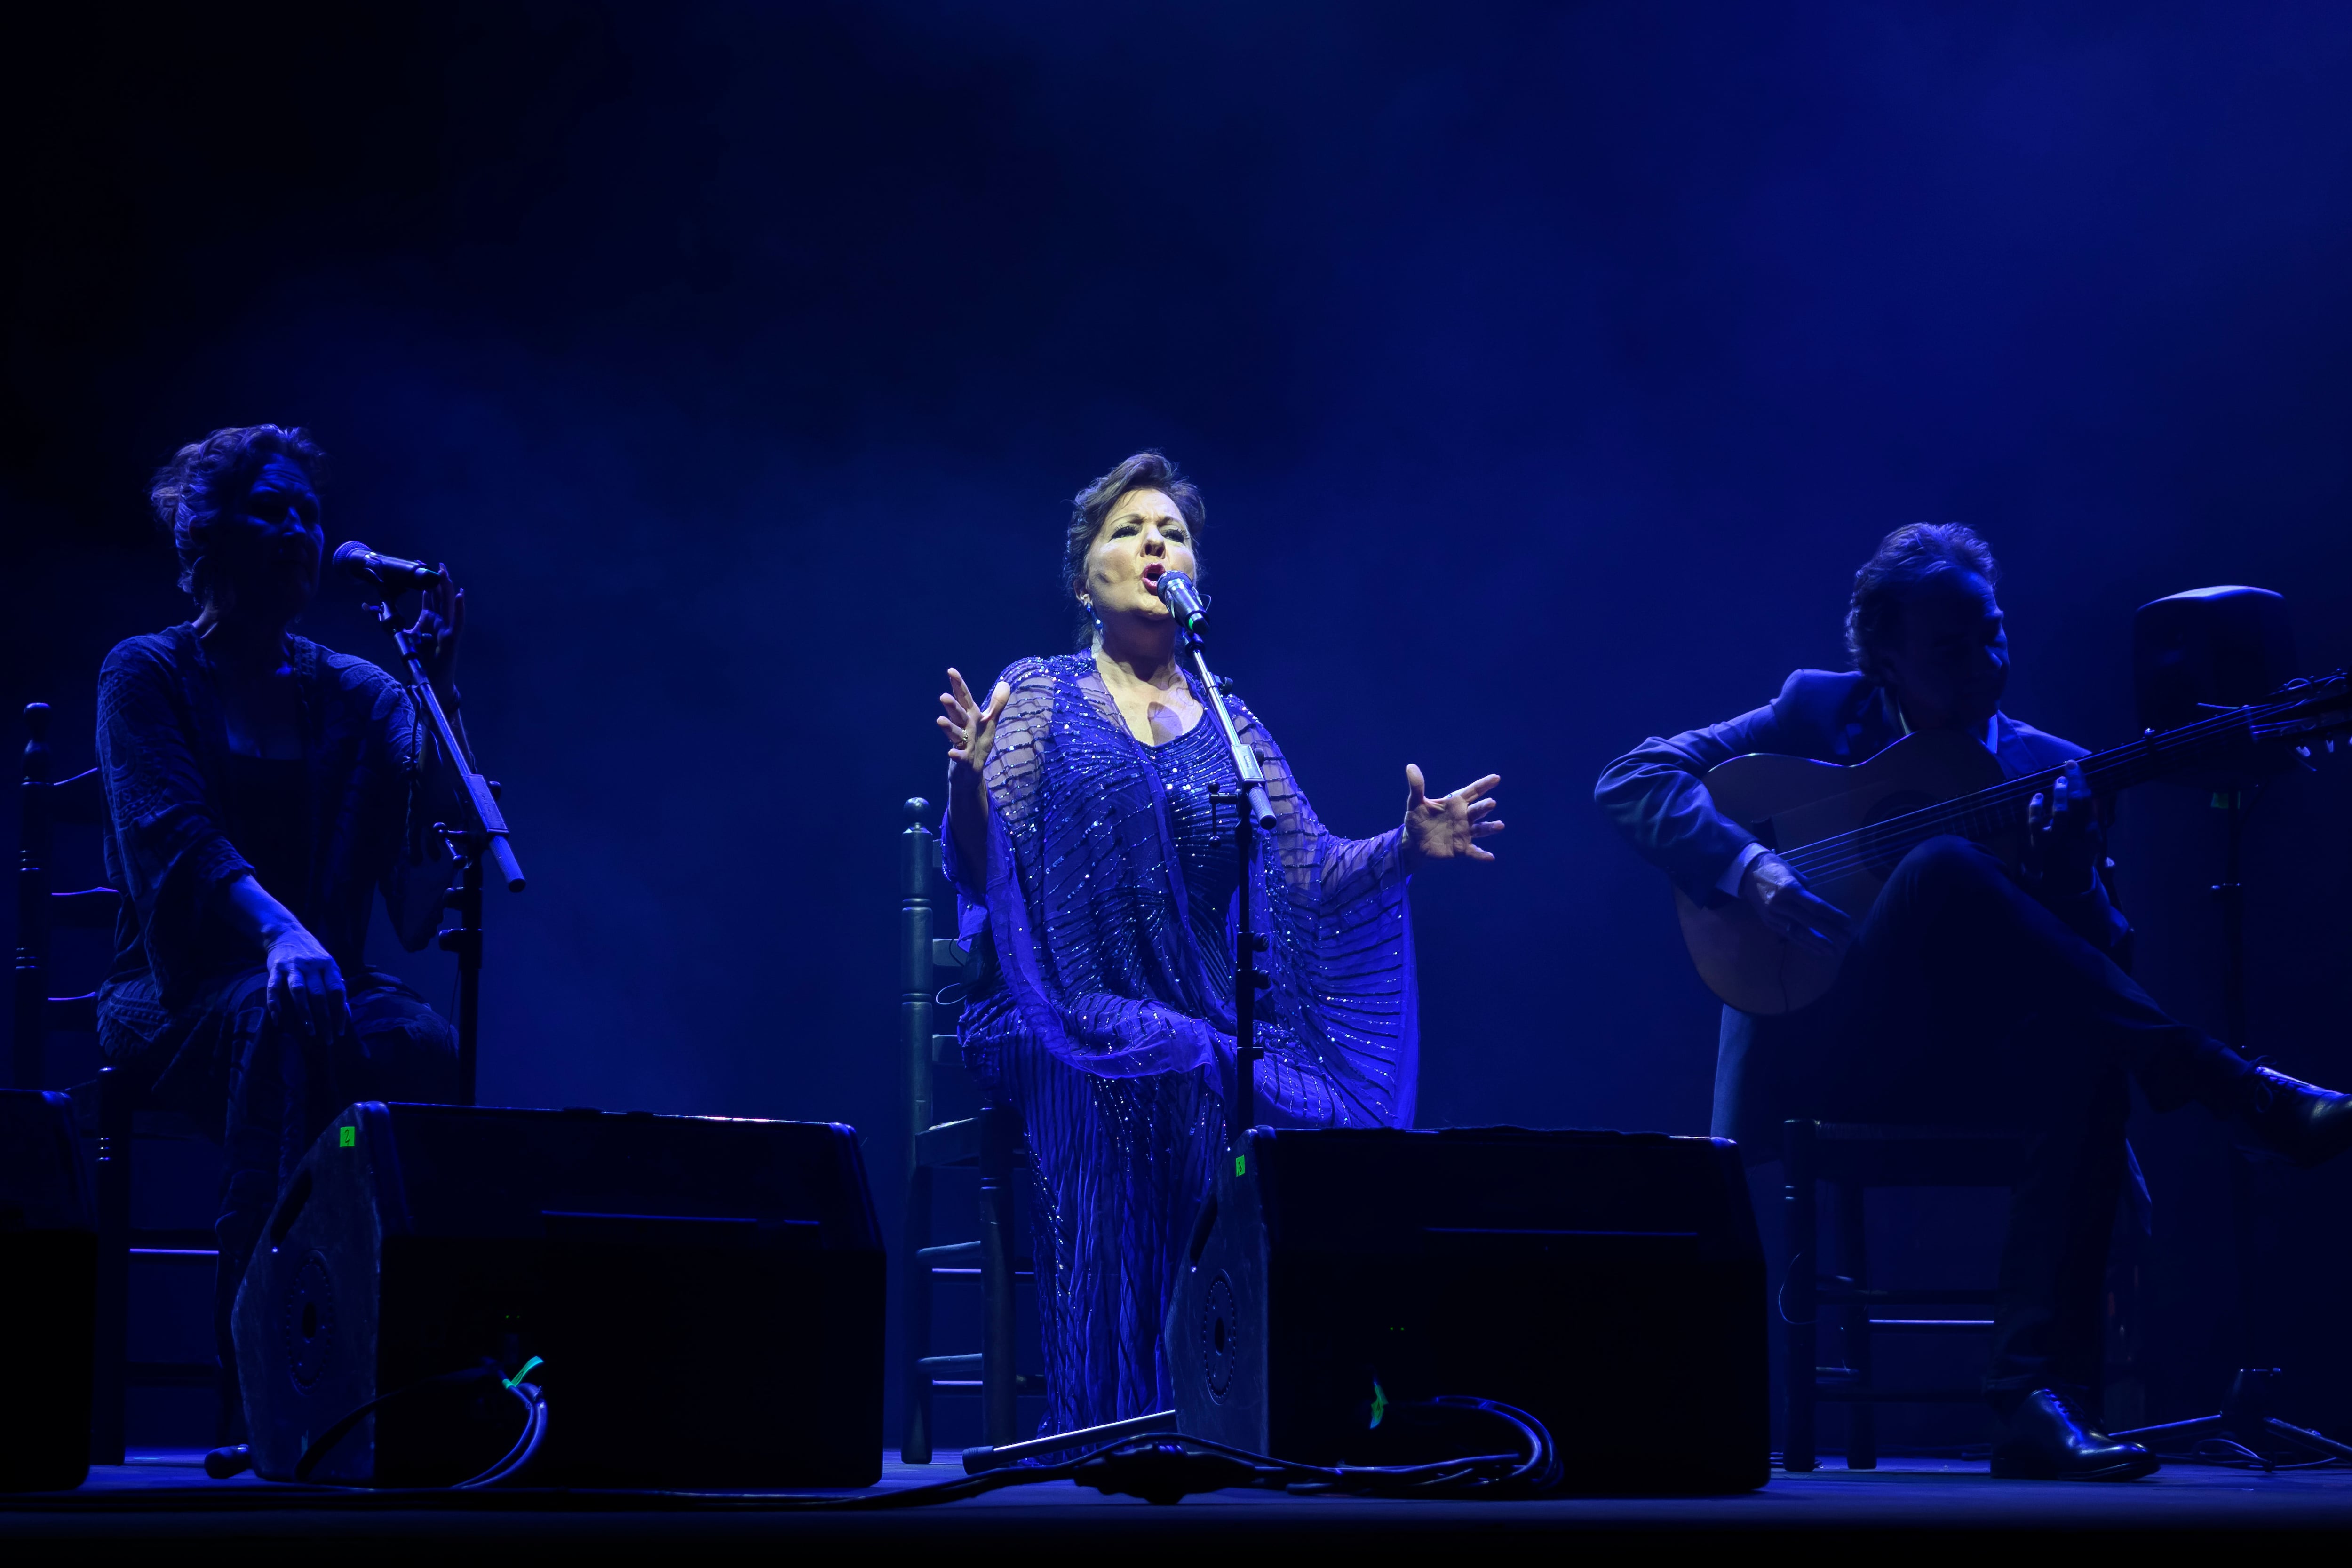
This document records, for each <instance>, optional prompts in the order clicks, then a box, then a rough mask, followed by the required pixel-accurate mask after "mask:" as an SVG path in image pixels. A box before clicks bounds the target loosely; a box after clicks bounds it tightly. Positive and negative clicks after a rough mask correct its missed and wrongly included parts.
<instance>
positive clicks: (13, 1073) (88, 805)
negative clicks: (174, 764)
mask: <svg viewBox="0 0 2352 1568" xmlns="http://www.w3.org/2000/svg"><path fill="white" fill-rule="evenodd" d="M49 719H50V713H49V705H48V704H47V703H46V702H35V703H32V704H31V705H29V706H28V707H26V710H25V731H26V741H25V777H24V782H23V784H21V785H20V786H19V788H18V790H17V797H16V798H17V829H18V838H17V845H18V855H19V858H18V862H17V868H16V990H15V994H14V996H13V998H12V1000H13V1004H14V1005H13V1006H12V1007H11V1009H10V1017H11V1020H12V1024H13V1031H14V1032H13V1035H12V1037H11V1040H10V1048H9V1068H10V1071H9V1077H10V1079H11V1081H12V1082H13V1083H14V1085H15V1086H16V1088H18V1089H41V1088H44V1087H46V1086H45V1084H44V1082H43V1079H44V1078H45V1077H46V1074H47V1058H48V1051H47V1046H48V1037H50V1036H51V1035H64V1034H89V1033H91V1032H92V1031H94V1030H95V1029H96V1028H97V1027H98V994H97V993H96V992H94V991H93V992H88V993H84V994H80V995H75V996H52V995H50V994H49V980H48V971H49V952H50V935H51V933H52V932H54V931H58V929H60V928H66V929H77V930H85V931H99V930H104V929H105V928H107V927H109V926H111V925H112V924H113V923H114V917H115V914H116V911H117V910H119V909H120V908H121V902H122V895H121V893H119V892H117V891H116V890H115V889H112V888H104V887H97V888H81V889H75V890H73V891H70V892H63V893H60V892H57V891H54V890H52V889H51V888H50V886H49V863H50V861H51V859H52V858H54V857H55V854H56V848H57V829H58V827H59V826H68V827H89V828H96V827H98V826H100V824H101V823H103V822H104V821H105V819H106V791H105V786H104V785H103V784H102V783H101V782H100V778H99V773H98V770H97V769H96V768H89V769H87V770H85V771H83V772H81V773H75V774H74V775H73V776H71V777H70V778H65V779H55V780H53V779H52V777H51V774H52V773H54V772H55V761H54V759H53V758H52V756H51V755H50V752H49Z"/></svg>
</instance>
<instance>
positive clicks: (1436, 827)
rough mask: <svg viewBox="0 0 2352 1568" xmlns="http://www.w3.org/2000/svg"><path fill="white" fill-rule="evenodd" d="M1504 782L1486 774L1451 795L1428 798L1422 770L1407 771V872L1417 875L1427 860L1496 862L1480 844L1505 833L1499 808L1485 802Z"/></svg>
mask: <svg viewBox="0 0 2352 1568" xmlns="http://www.w3.org/2000/svg"><path fill="white" fill-rule="evenodd" d="M1502 782H1503V775H1502V774H1500V773H1488V774H1487V775H1486V777H1485V778H1483V779H1476V780H1474V781H1473V782H1471V783H1469V784H1464V785H1463V786H1462V787H1461V788H1460V789H1457V790H1455V791H1454V793H1453V794H1452V795H1439V796H1438V797H1437V798H1436V799H1435V800H1432V799H1430V798H1429V790H1428V786H1427V784H1424V783H1423V779H1422V776H1421V769H1419V768H1418V767H1416V766H1414V765H1413V764H1412V763H1406V764H1405V765H1404V785H1405V792H1406V793H1405V800H1404V863H1405V869H1407V870H1409V871H1410V870H1416V869H1418V868H1420V865H1421V863H1422V862H1423V861H1424V860H1492V859H1493V858H1495V857H1494V856H1493V855H1492V854H1490V853H1488V852H1487V851H1486V850H1484V849H1481V848H1479V847H1478V840H1480V839H1481V838H1486V837H1491V836H1493V835H1495V834H1497V833H1500V832H1502V831H1503V825H1502V824H1501V823H1500V822H1497V821H1496V820H1495V816H1494V814H1495V808H1496V804H1497V803H1496V802H1495V801H1493V800H1489V799H1486V798H1485V797H1486V795H1487V794H1488V792H1489V791H1491V790H1493V789H1494V787H1495V786H1496V784H1501V783H1502Z"/></svg>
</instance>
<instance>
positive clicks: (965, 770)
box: [932, 666, 1013, 794]
mask: <svg viewBox="0 0 2352 1568" xmlns="http://www.w3.org/2000/svg"><path fill="white" fill-rule="evenodd" d="M1011 700H1013V688H1012V687H1010V686H1008V685H1006V684H1005V683H1004V682H1003V681H1002V680H1000V681H998V682H997V683H996V689H995V690H994V691H992V692H990V693H989V696H988V706H987V707H986V708H982V706H981V705H980V704H979V703H978V702H975V701H974V700H972V695H971V688H970V687H968V686H966V685H965V684H964V683H963V677H962V676H961V675H960V674H959V673H957V671H956V670H955V668H953V667H952V666H950V668H949V669H948V689H947V690H945V691H942V692H940V707H941V708H943V709H945V710H946V711H945V712H943V713H941V714H940V716H939V718H937V719H936V720H934V721H932V722H934V723H936V724H937V725H939V727H940V730H941V731H943V732H944V733H945V734H946V735H947V738H948V784H949V785H950V788H951V789H952V790H953V791H955V792H956V793H957V794H971V793H976V792H977V791H978V790H979V788H980V778H981V770H982V769H983V768H985V767H986V766H987V765H988V753H989V749H990V748H991V747H992V746H994V745H995V744H996V721H997V719H998V718H999V716H1001V715H1002V714H1003V711H1004V705H1005V704H1006V703H1007V702H1009V701H1011Z"/></svg>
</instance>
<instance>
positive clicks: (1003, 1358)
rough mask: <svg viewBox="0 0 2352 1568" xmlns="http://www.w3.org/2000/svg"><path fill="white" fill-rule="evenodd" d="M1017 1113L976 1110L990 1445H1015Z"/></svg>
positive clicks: (984, 1392)
mask: <svg viewBox="0 0 2352 1568" xmlns="http://www.w3.org/2000/svg"><path fill="white" fill-rule="evenodd" d="M1017 1116H1018V1112H1016V1111H1014V1110H1013V1109H1012V1108H1011V1107H1009V1106H983V1107H982V1108H981V1112H980V1268H981V1274H980V1289H981V1309H982V1326H983V1331H982V1339H981V1373H980V1381H981V1390H980V1392H981V1408H982V1418H983V1422H984V1425H985V1426H986V1427H987V1431H988V1441H989V1443H990V1444H991V1445H992V1446H1001V1445H1003V1444H1006V1443H1016V1442H1019V1441H1020V1440H1021V1434H1020V1433H1019V1432H1018V1431H1017V1430H1016V1429H1015V1428H1016V1426H1017V1425H1018V1423H1019V1420H1020V1416H1019V1407H1018V1405H1016V1404H1015V1402H1014V1392H1015V1388H1016V1386H1017V1385H1016V1383H1015V1380H1014V1379H1015V1372H1014V1364H1013V1352H1014V1343H1015V1341H1014V1337H1013V1324H1014V1322H1015V1318H1014V1315H1013V1251H1014V1248H1013V1143H1014V1140H1015V1135H1016V1131H1017V1129H1016V1127H1015V1124H1014V1123H1015V1119H1016V1117H1017Z"/></svg>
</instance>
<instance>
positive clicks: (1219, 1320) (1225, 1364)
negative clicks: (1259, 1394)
mask: <svg viewBox="0 0 2352 1568" xmlns="http://www.w3.org/2000/svg"><path fill="white" fill-rule="evenodd" d="M1241 1353H1242V1325H1241V1317H1240V1315H1239V1314H1238V1313H1237V1312H1236V1311H1235V1310H1234V1282H1233V1280H1232V1279H1231V1278H1230V1277H1228V1276H1227V1275H1226V1274H1225V1272H1224V1271H1223V1269H1220V1270H1218V1272H1217V1277H1216V1279H1213V1280H1212V1281H1210V1283H1209V1289H1207V1290H1206V1291H1205V1292H1203V1293H1202V1297H1201V1371H1202V1373H1203V1374H1204V1375H1205V1377H1206V1378H1207V1380H1208V1384H1209V1397H1211V1398H1212V1399H1219V1400H1222V1399H1223V1398H1224V1396H1225V1391H1226V1390H1228V1389H1230V1388H1231V1387H1233V1385H1234V1367H1235V1366H1237V1365H1238V1364H1239V1363H1240V1362H1241Z"/></svg>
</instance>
